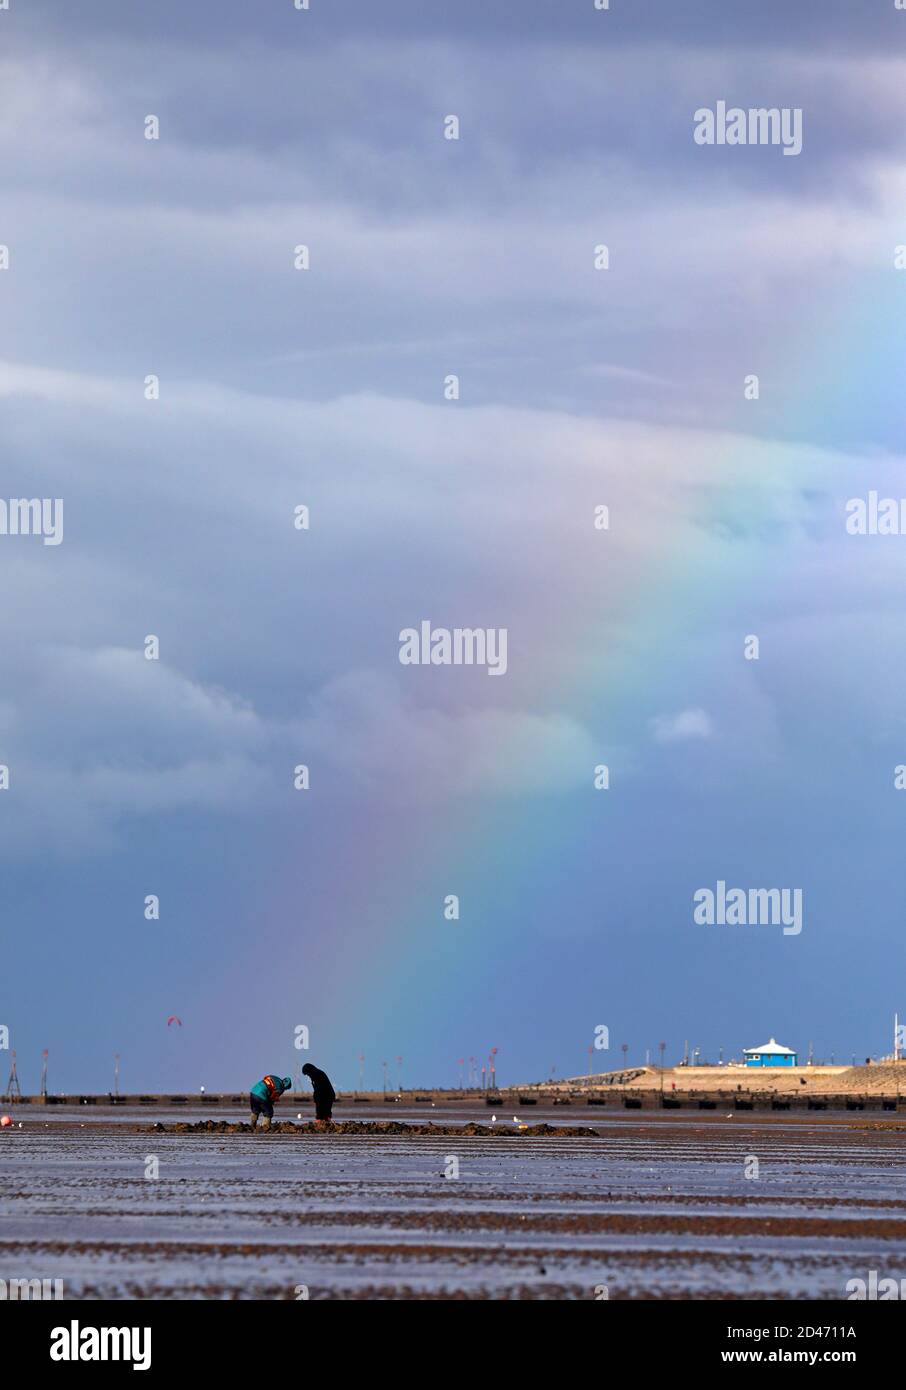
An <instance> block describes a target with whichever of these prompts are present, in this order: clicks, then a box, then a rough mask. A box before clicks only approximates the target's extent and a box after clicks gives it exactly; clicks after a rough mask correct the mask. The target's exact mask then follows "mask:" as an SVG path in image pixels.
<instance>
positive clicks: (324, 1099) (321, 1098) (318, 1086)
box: [302, 1062, 337, 1123]
mask: <svg viewBox="0 0 906 1390" xmlns="http://www.w3.org/2000/svg"><path fill="white" fill-rule="evenodd" d="M302 1075H303V1076H307V1077H308V1079H309V1081H310V1082H311V1089H312V1090H313V1091H314V1093H315V1119H316V1120H319V1121H321V1123H327V1122H329V1120H330V1117H331V1114H332V1112H333V1103H334V1101H335V1100H336V1098H337V1093H336V1091H335V1090H334V1088H333V1087H332V1086H331V1084H330V1077H329V1076H328V1075H327V1072H326V1071H319V1070H318V1068H317V1067H313V1066H312V1064H311V1062H306V1063H305V1066H304V1067H303V1068H302Z"/></svg>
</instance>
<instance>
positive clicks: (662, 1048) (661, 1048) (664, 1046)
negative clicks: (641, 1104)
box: [657, 1042, 667, 1100]
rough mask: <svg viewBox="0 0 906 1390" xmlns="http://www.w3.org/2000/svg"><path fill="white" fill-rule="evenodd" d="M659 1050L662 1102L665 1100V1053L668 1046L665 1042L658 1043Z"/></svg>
mask: <svg viewBox="0 0 906 1390" xmlns="http://www.w3.org/2000/svg"><path fill="white" fill-rule="evenodd" d="M657 1048H658V1052H659V1053H660V1054H661V1100H663V1099H664V1053H665V1051H666V1050H667V1044H666V1043H665V1042H660V1043H658V1045H657Z"/></svg>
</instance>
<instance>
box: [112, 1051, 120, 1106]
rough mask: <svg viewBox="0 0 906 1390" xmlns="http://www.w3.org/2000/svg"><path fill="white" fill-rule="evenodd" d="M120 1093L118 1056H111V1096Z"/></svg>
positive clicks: (115, 1053) (117, 1054)
mask: <svg viewBox="0 0 906 1390" xmlns="http://www.w3.org/2000/svg"><path fill="white" fill-rule="evenodd" d="M119 1093H120V1054H119V1053H118V1052H114V1054H113V1094H114V1095H115V1096H118V1095H119Z"/></svg>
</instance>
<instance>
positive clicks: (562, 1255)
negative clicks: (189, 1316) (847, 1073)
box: [0, 1106, 906, 1300]
mask: <svg viewBox="0 0 906 1390" xmlns="http://www.w3.org/2000/svg"><path fill="white" fill-rule="evenodd" d="M14 1118H15V1120H16V1124H17V1125H18V1122H19V1121H20V1120H21V1121H22V1126H23V1127H22V1129H21V1130H20V1129H18V1128H15V1129H14V1130H12V1131H5V1132H3V1133H2V1134H0V1218H2V1219H0V1276H2V1277H3V1278H6V1279H9V1278H19V1277H29V1278H62V1279H63V1281H64V1287H65V1293H66V1296H67V1297H77V1298H101V1297H103V1298H130V1297H138V1298H206V1299H208V1298H218V1299H220V1298H227V1299H231V1298H269V1299H271V1298H277V1299H288V1300H292V1299H297V1298H300V1297H305V1296H307V1297H309V1298H311V1299H336V1298H391V1299H399V1298H493V1299H512V1298H516V1299H533V1298H539V1299H594V1298H596V1297H604V1296H607V1297H609V1298H611V1299H639V1298H649V1299H658V1298H695V1299H700V1298H708V1299H715V1298H759V1299H762V1298H763V1299H789V1298H803V1297H817V1298H825V1299H840V1298H845V1297H846V1289H845V1285H846V1283H847V1281H848V1280H849V1279H852V1278H857V1277H859V1278H864V1279H867V1278H868V1275H869V1271H870V1270H872V1269H875V1270H877V1271H879V1273H880V1275H881V1277H895V1278H898V1279H899V1278H900V1277H903V1276H904V1275H906V1183H904V1178H906V1124H904V1122H903V1120H902V1119H898V1118H897V1117H895V1116H891V1117H889V1118H888V1117H880V1116H879V1117H876V1118H875V1117H872V1118H868V1117H866V1116H864V1115H858V1116H848V1115H836V1116H819V1117H814V1118H813V1117H808V1118H804V1117H803V1118H800V1117H791V1116H786V1115H768V1116H762V1117H759V1118H758V1119H757V1120H752V1119H750V1118H747V1117H744V1116H740V1115H739V1114H735V1115H732V1117H728V1116H726V1115H724V1114H721V1113H718V1114H713V1115H695V1116H691V1115H690V1116H689V1117H684V1118H682V1119H680V1118H676V1117H674V1116H672V1115H669V1114H668V1115H663V1114H659V1115H650V1116H645V1117H632V1118H630V1117H625V1118H624V1117H619V1116H613V1117H608V1118H606V1119H605V1118H602V1117H601V1115H600V1111H597V1112H596V1111H595V1110H593V1109H591V1110H589V1109H586V1108H585V1107H575V1108H573V1109H572V1110H571V1111H570V1113H569V1117H568V1120H567V1119H566V1118H565V1117H563V1116H562V1115H561V1113H560V1112H558V1111H557V1110H556V1109H554V1108H551V1109H550V1110H547V1109H545V1110H544V1111H542V1110H541V1108H540V1107H539V1108H538V1109H533V1110H532V1112H531V1114H530V1117H529V1121H530V1123H531V1125H533V1126H534V1125H538V1124H545V1125H548V1126H552V1127H554V1128H555V1129H559V1127H560V1126H561V1125H567V1124H568V1125H569V1126H570V1127H576V1128H579V1129H586V1130H587V1131H589V1132H588V1133H586V1134H581V1135H578V1136H576V1135H572V1136H571V1135H568V1134H566V1133H559V1132H557V1133H553V1134H550V1133H546V1134H541V1135H534V1134H532V1133H530V1132H529V1131H523V1132H520V1131H517V1129H516V1126H515V1125H514V1124H513V1116H512V1114H508V1115H505V1116H502V1117H499V1118H500V1119H501V1120H502V1121H503V1124H502V1125H500V1127H502V1128H505V1129H507V1130H508V1131H511V1132H507V1133H505V1134H503V1135H500V1134H496V1133H495V1134H494V1135H493V1136H491V1137H488V1136H485V1135H482V1134H480V1133H478V1134H475V1133H471V1134H470V1133H465V1132H459V1131H458V1126H459V1125H461V1124H465V1123H467V1122H468V1121H472V1122H474V1123H476V1124H478V1125H481V1126H487V1125H488V1121H489V1116H488V1114H487V1112H486V1111H481V1112H479V1110H478V1109H476V1111H475V1113H474V1114H472V1115H463V1114H462V1113H461V1112H457V1113H456V1114H455V1115H452V1114H444V1113H443V1111H442V1110H440V1109H438V1110H436V1111H432V1116H431V1118H432V1120H434V1121H435V1122H436V1124H437V1126H438V1128H444V1129H453V1130H454V1132H453V1133H449V1132H448V1133H437V1134H432V1133H430V1132H429V1133H415V1132H412V1133H410V1132H408V1131H407V1132H403V1133H383V1134H381V1133H376V1132H365V1133H362V1132H356V1133H348V1132H343V1129H342V1127H339V1128H338V1129H337V1130H335V1131H331V1132H327V1133H323V1134H318V1133H312V1132H311V1130H310V1126H309V1124H308V1120H309V1115H304V1116H303V1121H302V1122H300V1123H299V1126H298V1129H297V1130H296V1131H295V1132H279V1133H272V1134H251V1133H248V1132H243V1131H240V1132H227V1133H217V1132H214V1133H211V1132H185V1131H184V1130H183V1131H177V1129H176V1126H177V1125H186V1124H192V1123H199V1122H207V1121H210V1119H211V1116H210V1114H209V1113H206V1114H202V1113H201V1110H200V1109H199V1110H198V1111H193V1112H191V1113H186V1111H185V1110H183V1111H182V1112H180V1113H166V1114H160V1115H156V1116H155V1117H154V1118H153V1119H152V1118H151V1117H146V1116H143V1115H139V1116H136V1114H135V1113H134V1112H132V1113H130V1114H123V1113H117V1114H115V1115H110V1114H99V1115H97V1116H95V1115H89V1114H86V1113H85V1112H79V1111H72V1110H68V1111H65V1112H62V1111H59V1110H54V1111H49V1112H47V1113H42V1114H39V1115H37V1117H36V1116H35V1113H34V1111H31V1112H29V1111H28V1109H27V1108H26V1107H22V1108H21V1109H20V1110H18V1111H15V1112H14ZM223 1118H224V1119H226V1120H227V1121H242V1120H244V1119H245V1118H246V1117H245V1116H244V1115H240V1114H239V1113H237V1114H236V1115H235V1116H233V1115H226V1116H224V1117H223ZM369 1118H370V1119H374V1120H375V1121H383V1120H392V1121H395V1122H397V1123H399V1122H406V1121H411V1123H412V1124H413V1125H415V1126H418V1127H420V1128H427V1126H426V1123H425V1121H426V1117H425V1114H424V1111H423V1110H420V1112H419V1113H415V1112H414V1111H411V1112H408V1111H403V1112H402V1113H401V1111H400V1107H398V1106H392V1107H388V1109H387V1111H382V1112H381V1113H377V1114H374V1115H372V1116H369ZM519 1118H520V1119H521V1120H523V1121H524V1120H525V1116H520V1117H519ZM283 1119H284V1120H293V1121H294V1120H295V1113H292V1114H290V1113H289V1112H285V1113H284V1115H283ZM337 1119H338V1120H340V1121H341V1122H342V1121H353V1120H354V1121H356V1122H358V1123H357V1124H356V1126H355V1127H356V1129H357V1130H361V1129H362V1128H364V1126H363V1125H362V1116H361V1113H354V1107H352V1106H348V1107H345V1108H340V1109H339V1111H338V1113H337ZM155 1124H157V1125H160V1126H163V1128H162V1129H161V1128H157V1129H155V1128H154V1125H155ZM153 1160H156V1165H155V1163H154V1162H153ZM753 1160H757V1167H756V1165H755V1163H753ZM154 1171H157V1173H158V1176H157V1177H153V1176H146V1173H153V1172H154ZM747 1172H749V1173H750V1174H751V1173H755V1172H757V1176H749V1177H747V1176H746V1173H747ZM456 1173H458V1176H455V1174H456ZM448 1174H454V1175H453V1176H448ZM605 1290H606V1295H605Z"/></svg>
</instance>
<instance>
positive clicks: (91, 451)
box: [0, 0, 906, 1090]
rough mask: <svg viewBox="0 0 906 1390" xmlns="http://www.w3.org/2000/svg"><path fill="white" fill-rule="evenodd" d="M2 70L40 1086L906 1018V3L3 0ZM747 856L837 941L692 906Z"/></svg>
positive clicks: (2, 392) (28, 1061)
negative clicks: (23, 523) (605, 263)
mask: <svg viewBox="0 0 906 1390" xmlns="http://www.w3.org/2000/svg"><path fill="white" fill-rule="evenodd" d="M0 88H2V91H3V94H4V101H3V111H2V120H0V167H2V170H3V198H2V203H0V244H2V245H5V246H7V247H8V248H9V267H8V269H6V270H4V271H0V431H2V435H0V438H2V443H3V449H2V460H3V465H2V476H3V479H4V483H3V489H2V491H3V496H4V497H5V498H6V499H9V498H16V497H48V498H56V497H60V498H63V499H64V506H65V533H64V540H63V543H62V544H61V545H59V546H44V545H43V544H42V543H41V539H40V537H24V536H0V576H2V581H3V594H4V602H3V604H2V605H0V655H2V663H0V672H2V675H0V762H2V763H5V764H6V765H7V766H8V767H9V770H10V772H9V779H10V785H9V789H8V790H7V791H3V792H2V793H0V875H2V879H0V881H2V885H3V904H4V911H3V922H4V932H3V955H2V971H0V981H2V987H0V1022H2V1023H5V1024H6V1025H7V1026H8V1027H9V1029H10V1034H11V1045H12V1046H15V1047H16V1048H17V1050H18V1053H19V1068H20V1073H21V1076H22V1081H23V1088H24V1089H35V1087H36V1083H37V1077H38V1068H39V1059H40V1052H41V1049H42V1048H44V1047H47V1048H48V1049H49V1050H50V1076H51V1085H52V1087H53V1088H54V1089H70V1090H71V1089H79V1088H81V1089H84V1090H89V1089H101V1088H106V1087H107V1086H108V1085H109V1084H110V1080H111V1078H112V1068H113V1055H114V1053H115V1052H119V1053H120V1054H121V1056H122V1073H123V1086H124V1087H125V1088H126V1089H129V1090H139V1089H143V1090H146V1089H154V1088H160V1089H164V1088H167V1087H184V1088H187V1089H188V1088H191V1087H195V1086H197V1085H200V1084H206V1085H207V1086H208V1087H220V1086H224V1087H225V1086H230V1087H244V1086H245V1085H248V1084H250V1083H251V1082H252V1081H254V1080H255V1079H256V1078H257V1077H258V1076H259V1075H260V1074H261V1073H262V1071H263V1070H265V1069H269V1068H272V1067H275V1066H278V1067H282V1068H284V1069H286V1070H287V1071H289V1070H292V1069H293V1068H294V1067H295V1066H296V1065H299V1064H300V1063H301V1062H303V1061H305V1060H308V1059H309V1058H311V1060H314V1061H315V1062H317V1063H318V1064H319V1065H322V1066H325V1067H326V1068H327V1070H328V1071H329V1072H330V1073H331V1074H332V1075H334V1077H335V1079H336V1080H337V1081H338V1082H339V1083H341V1084H352V1083H354V1082H355V1080H356V1078H357V1076H358V1068H359V1063H358V1060H357V1059H358V1056H359V1054H360V1053H364V1054H365V1058H366V1062H365V1072H366V1080H367V1081H368V1082H369V1083H370V1084H372V1085H373V1084H377V1083H379V1082H380V1077H381V1061H382V1060H384V1059H394V1058H396V1057H397V1056H400V1055H401V1056H403V1058H404V1063H403V1077H404V1080H408V1081H410V1082H415V1083H418V1082H424V1083H428V1082H436V1083H444V1082H446V1083H452V1082H455V1081H456V1079H457V1077H458V1065H457V1064H458V1059H459V1058H460V1057H469V1056H472V1055H474V1056H476V1057H479V1058H482V1059H483V1058H484V1057H486V1055H487V1053H488V1051H489V1049H490V1048H491V1047H492V1046H497V1047H498V1048H499V1073H500V1075H501V1077H502V1078H503V1079H505V1080H513V1081H518V1080H527V1079H531V1078H535V1077H541V1076H545V1075H547V1074H548V1073H549V1071H550V1068H551V1067H552V1066H556V1067H557V1069H558V1073H559V1074H560V1075H569V1074H575V1073H577V1072H579V1071H581V1070H583V1069H584V1068H585V1067H586V1066H587V1063H588V1057H587V1048H588V1046H589V1044H590V1043H591V1042H592V1041H593V1039H594V1032H595V1028H596V1027H597V1026H598V1025H600V1024H606V1025H607V1026H608V1028H609V1029H610V1034H611V1039H612V1047H611V1050H610V1052H609V1053H598V1054H596V1057H595V1066H596V1068H600V1069H603V1068H606V1067H609V1066H611V1065H613V1066H617V1065H620V1063H621V1061H622V1053H621V1052H620V1045H621V1044H622V1043H624V1042H625V1043H626V1044H627V1046H628V1056H629V1060H630V1061H636V1062H637V1061H642V1060H644V1055H645V1051H646V1049H650V1050H651V1053H652V1057H654V1056H655V1053H656V1049H657V1046H658V1044H659V1042H660V1041H662V1040H663V1041H665V1042H666V1045H667V1056H668V1060H676V1059H678V1057H679V1056H680V1055H681V1053H682V1050H683V1046H684V1043H685V1041H686V1040H687V1039H688V1040H689V1044H690V1047H694V1046H698V1047H700V1048H701V1049H702V1050H703V1053H704V1054H705V1055H707V1056H709V1057H710V1058H711V1059H712V1060H716V1058H717V1054H718V1049H719V1048H721V1047H722V1048H723V1049H724V1056H725V1057H727V1056H730V1055H736V1054H738V1053H739V1051H740V1049H741V1048H742V1047H744V1046H751V1045H753V1044H757V1043H759V1042H762V1041H764V1039H765V1037H766V1036H767V1035H768V1034H774V1035H776V1036H777V1037H778V1038H779V1039H780V1040H781V1041H782V1042H784V1043H785V1044H787V1045H789V1046H791V1047H794V1048H798V1049H800V1050H801V1051H803V1052H805V1050H806V1049H807V1047H808V1044H809V1042H810V1041H812V1042H813V1043H814V1046H815V1052H816V1055H818V1056H823V1057H827V1058H829V1057H830V1056H831V1054H834V1055H835V1056H836V1057H837V1059H838V1060H840V1059H845V1060H849V1059H850V1057H851V1055H852V1054H853V1053H855V1054H856V1055H857V1056H859V1057H864V1056H865V1055H868V1054H869V1053H872V1054H874V1055H878V1054H879V1053H881V1052H884V1051H887V1050H888V1049H889V1046H890V1043H891V1034H892V1016H893V1013H894V1011H895V1010H897V1009H899V1010H900V1012H901V1014H906V989H904V988H902V987H901V986H900V985H899V983H898V981H899V980H900V976H901V973H902V971H901V965H902V962H903V956H904V951H903V938H904V928H903V923H904V920H906V885H904V876H903V869H902V858H903V856H902V843H903V834H904V817H906V795H903V796H902V797H901V795H900V793H899V792H898V791H897V790H896V789H895V781H894V778H895V768H896V766H897V764H899V763H901V762H903V763H906V714H904V709H906V703H904V677H906V662H904V652H906V622H904V617H903V606H902V601H901V596H902V592H903V582H904V554H903V547H904V546H906V537H899V536H852V535H849V534H847V531H846V527H845V508H846V503H847V501H848V499H850V498H853V497H864V496H867V494H868V491H869V490H871V489H874V490H876V491H878V492H879V493H880V494H881V495H882V496H883V495H890V496H897V497H898V496H899V495H900V491H902V490H903V485H902V478H903V458H902V453H901V441H902V417H903V412H902V389H901V373H902V363H903V348H902V328H901V324H902V320H903V307H904V306H903V296H904V293H906V291H904V283H906V274H904V273H903V272H901V271H898V270H897V269H896V248H897V246H898V245H900V244H901V243H906V220H904V217H903V207H904V193H906V159H904V155H903V143H902V138H901V132H902V130H903V129H904V128H906V13H903V12H899V11H897V10H895V8H894V5H893V0H872V3H862V4H860V5H858V6H856V5H853V4H850V3H842V0H834V3H828V0H824V3H818V0H801V3H799V4H797V5H796V6H795V7H794V9H793V10H792V12H790V10H789V7H788V5H787V3H777V4H774V3H762V4H760V5H758V6H757V7H755V6H746V7H743V6H727V5H726V4H725V3H724V0H697V3H696V2H695V0H690V3H683V4H679V3H677V0H663V2H661V0H648V3H645V4H642V3H640V0H612V4H611V9H610V10H609V11H597V10H596V9H595V8H594V4H593V0H556V2H555V0H521V3H520V4H519V5H518V6H516V5H510V4H500V5H496V6H489V5H487V3H482V4H479V3H471V0H461V2H460V3H456V4H450V5H440V4H435V5H425V4H424V3H421V0H420V2H419V3H415V0H413V2H412V3H406V2H405V0H382V2H381V3H375V2H374V0H363V2H362V3H359V2H358V0H311V7H310V9H309V10H308V11H296V10H295V9H294V7H293V3H292V0H257V2H256V3H254V4H253V3H251V2H250V0H249V3H239V0H222V2H221V0H198V3H195V4H192V5H185V4H184V3H183V0H161V2H160V3H157V4H155V5H153V6H149V5H146V4H140V3H137V2H136V0H129V2H128V3H123V2H122V0H117V3H113V0H111V2H110V3H104V2H103V0H83V3H80V4H79V5H72V4H71V3H68V0H11V4H10V9H9V10H8V11H0ZM720 100H724V101H726V102H727V103H728V104H729V105H731V106H741V107H746V108H747V107H749V106H758V107H771V106H777V107H795V108H801V110H802V113H803V114H802V122H803V146H802V152H801V153H800V154H799V155H797V156H795V157H786V156H785V155H784V154H783V151H782V149H781V148H778V147H777V146H773V147H772V146H768V147H758V146H748V147H739V146H734V147H729V146H727V147H723V148H718V147H706V146H700V145H697V144H696V143H695V141H694V140H693V126H694V122H693V115H694V112H695V111H696V110H697V109H699V108H702V107H711V108H713V107H714V106H715V105H716V103H717V102H718V101H720ZM149 115H153V116H156V117H157V118H158V122H159V139H157V140H148V139H146V138H145V129H146V118H147V117H148V116H149ZM450 115H455V116H457V117H458V119H459V139H458V140H448V139H445V138H444V122H445V119H446V118H447V117H448V116H450ZM299 245H305V246H307V247H308V248H309V255H310V268H309V269H308V270H305V271H301V270H297V269H296V268H295V266H294V249H295V248H296V247H297V246H299ZM600 245H606V246H607V248H608V252H609V269H607V270H598V269H596V268H595V248H596V247H598V246H600ZM451 374H455V375H456V376H457V377H458V378H459V382H460V396H459V399H458V400H448V399H445V394H444V381H445V378H447V377H448V376H449V375H451ZM752 374H755V375H757V377H758V382H759V395H758V399H757V400H753V399H747V398H746V392H745V387H744V383H745V380H746V378H747V377H748V376H750V375H752ZM149 375H154V376H156V377H158V378H159V382H160V398H159V399H158V400H147V399H146V397H145V381H146V378H147V377H148V376H149ZM300 505H304V506H306V507H308V508H309V514H310V527H309V529H308V530H297V529H296V528H295V526H294V513H295V508H296V507H298V506H300ZM602 505H604V506H607V507H608V508H609V510H610V527H609V529H608V530H606V531H605V530H596V529H595V524H594V518H595V508H596V507H599V506H602ZM422 620H430V621H431V622H432V623H434V624H435V625H440V626H445V627H450V628H452V627H456V626H463V627H494V628H506V630H507V633H508V669H507V672H506V675H505V676H503V677H501V678H498V679H489V678H488V675H487V673H486V672H485V671H483V670H480V669H477V668H450V667H428V668H422V667H418V668H412V667H406V666H402V665H400V663H399V660H398V652H399V633H400V631H401V629H403V628H406V627H410V626H418V624H419V623H420V622H421V621H422ZM150 634H153V635H155V636H157V637H158V639H159V643H160V659H159V660H158V661H147V660H146V659H145V656H144V647H145V639H146V637H147V636H148V635H150ZM752 635H755V636H757V637H758V639H759V643H760V651H759V658H758V660H757V661H747V660H745V659H744V655H743V649H744V643H745V640H746V638H747V637H749V636H752ZM303 763H304V764H306V765H307V766H308V767H309V769H310V782H311V785H310V788H309V790H307V791H301V792H300V791H296V790H295V789H294V786H293V771H294V768H295V767H296V766H297V765H298V764H303ZM600 764H606V765H607V766H608V768H609V770H610V788H609V790H607V791H599V790H596V789H595V785H594V778H595V771H594V770H595V767H596V766H598V765H600ZM721 879H722V880H725V881H726V882H727V883H728V884H731V885H734V886H741V887H746V888H748V887H779V888H782V887H790V888H795V887H799V888H801V889H802V890H803V894H804V904H805V907H804V927H803V931H802V933H801V934H800V935H799V936H795V937H794V936H784V935H783V934H782V932H781V930H780V929H779V928H778V927H770V926H762V927H750V928H745V929H742V928H738V927H711V928H708V927H702V926H696V925H695V924H694V923H693V919H692V896H693V893H694V892H695V891H696V889H698V888H700V887H703V886H711V887H713V886H714V885H716V883H717V881H718V880H721ZM151 894H154V895H157V896H158V897H159V899H160V919H159V921H148V920H146V918H145V900H146V897H147V896H148V895H151ZM450 894H456V895H457V896H458V897H459V899H460V916H459V920H458V921H448V920H446V919H445V917H444V900H445V898H446V897H447V895H450ZM172 1014H176V1015H178V1016H179V1017H180V1018H181V1020H182V1027H181V1028H177V1027H176V1026H174V1027H171V1028H170V1029H168V1028H167V1026H166V1020H167V1018H168V1016H170V1015H172ZM298 1024H304V1025H306V1027H308V1028H309V1030H310V1035H311V1050H310V1052H309V1053H308V1054H305V1055H301V1054H300V1053H299V1052H298V1051H296V1050H295V1049H294V1047H293V1036H294V1029H295V1027H296V1026H297V1025H298ZM0 1067H5V1063H3V1062H2V1061H0ZM394 1073H395V1063H394ZM3 1080H5V1075H4V1077H3Z"/></svg>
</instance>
